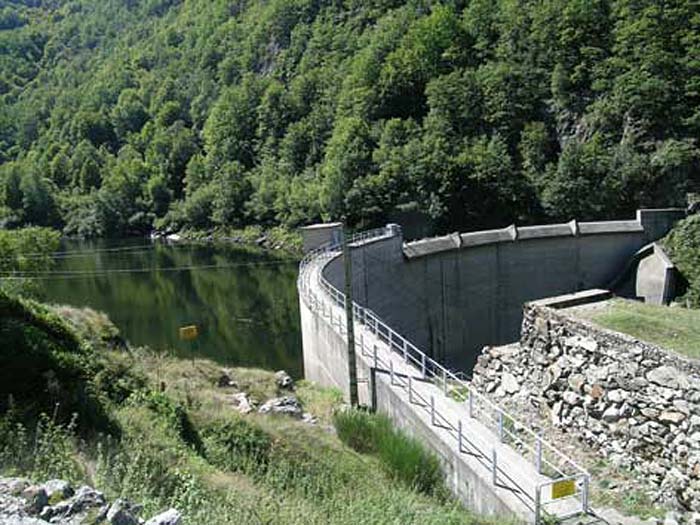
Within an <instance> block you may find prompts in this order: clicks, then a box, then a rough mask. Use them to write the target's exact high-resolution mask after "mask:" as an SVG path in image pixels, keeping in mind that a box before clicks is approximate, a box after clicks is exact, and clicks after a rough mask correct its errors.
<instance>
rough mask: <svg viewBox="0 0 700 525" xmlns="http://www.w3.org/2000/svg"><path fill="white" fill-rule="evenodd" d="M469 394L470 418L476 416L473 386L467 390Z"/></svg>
mask: <svg viewBox="0 0 700 525" xmlns="http://www.w3.org/2000/svg"><path fill="white" fill-rule="evenodd" d="M467 394H469V403H468V409H469V419H472V418H473V417H474V394H473V393H472V390H471V388H470V389H469V390H468V391H467Z"/></svg>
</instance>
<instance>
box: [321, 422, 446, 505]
mask: <svg viewBox="0 0 700 525" xmlns="http://www.w3.org/2000/svg"><path fill="white" fill-rule="evenodd" d="M334 424H335V427H336V429H337V431H338V437H339V438H340V439H341V441H343V443H345V444H347V445H348V446H350V447H351V448H353V449H354V450H356V451H358V452H361V453H369V454H375V455H376V456H377V457H378V458H379V459H380V461H381V463H382V466H383V468H384V470H385V471H386V472H387V473H388V474H389V475H390V476H391V477H392V478H393V479H395V480H397V481H400V482H401V483H403V484H405V485H406V486H408V487H410V488H412V489H415V490H417V491H418V492H421V493H424V494H429V495H434V496H438V497H441V498H444V497H446V495H447V489H446V488H445V486H444V483H443V478H442V471H441V469H440V462H439V461H438V459H437V457H436V456H435V455H434V454H432V453H430V452H428V451H427V450H426V448H425V447H424V446H423V445H422V444H421V443H420V442H419V441H417V440H416V439H414V438H412V437H410V436H407V435H406V434H404V433H403V432H401V431H399V430H397V429H395V428H394V427H393V426H392V424H391V421H389V419H388V418H387V417H386V416H383V415H379V414H370V413H368V412H364V411H360V410H344V411H341V412H337V413H336V414H335V416H334Z"/></svg>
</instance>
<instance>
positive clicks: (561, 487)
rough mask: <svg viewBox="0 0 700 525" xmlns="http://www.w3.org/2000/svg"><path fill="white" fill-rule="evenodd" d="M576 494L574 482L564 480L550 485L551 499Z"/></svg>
mask: <svg viewBox="0 0 700 525" xmlns="http://www.w3.org/2000/svg"><path fill="white" fill-rule="evenodd" d="M574 494H576V480H575V479H565V480H562V481H555V482H554V483H552V499H560V498H566V497H567V496H573V495H574Z"/></svg>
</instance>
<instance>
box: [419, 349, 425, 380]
mask: <svg viewBox="0 0 700 525" xmlns="http://www.w3.org/2000/svg"><path fill="white" fill-rule="evenodd" d="M420 368H421V372H422V374H423V379H425V354H423V353H421V355H420Z"/></svg>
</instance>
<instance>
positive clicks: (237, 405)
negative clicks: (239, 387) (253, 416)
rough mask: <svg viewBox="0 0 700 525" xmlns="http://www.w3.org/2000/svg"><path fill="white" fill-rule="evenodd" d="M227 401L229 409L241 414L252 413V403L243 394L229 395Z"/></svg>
mask: <svg viewBox="0 0 700 525" xmlns="http://www.w3.org/2000/svg"><path fill="white" fill-rule="evenodd" d="M228 400H229V401H230V402H231V407H232V408H233V409H234V410H237V411H238V412H240V413H241V414H248V413H250V412H252V411H253V405H254V402H253V400H252V399H250V398H249V397H248V394H246V393H245V392H238V393H237V394H231V395H230V396H228Z"/></svg>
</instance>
